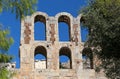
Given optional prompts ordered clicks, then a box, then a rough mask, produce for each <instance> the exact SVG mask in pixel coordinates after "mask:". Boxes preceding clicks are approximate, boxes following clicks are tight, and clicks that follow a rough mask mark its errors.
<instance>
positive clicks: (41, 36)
mask: <svg viewBox="0 0 120 79" xmlns="http://www.w3.org/2000/svg"><path fill="white" fill-rule="evenodd" d="M34 22H35V24H34V39H35V40H46V19H45V17H44V16H41V15H37V16H36V17H35V20H34Z"/></svg>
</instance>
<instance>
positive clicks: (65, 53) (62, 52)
mask: <svg viewBox="0 0 120 79" xmlns="http://www.w3.org/2000/svg"><path fill="white" fill-rule="evenodd" d="M60 56H67V57H68V58H69V61H68V62H66V63H65V64H67V65H68V66H67V67H66V68H65V69H72V56H71V50H70V49H69V48H68V47H62V48H61V49H60V50H59V57H60ZM59 66H61V62H60V59H59ZM59 68H60V67H59Z"/></svg>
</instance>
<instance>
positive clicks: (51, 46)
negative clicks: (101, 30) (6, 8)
mask: <svg viewBox="0 0 120 79" xmlns="http://www.w3.org/2000/svg"><path fill="white" fill-rule="evenodd" d="M80 20H81V14H80V15H79V16H77V17H76V18H75V17H73V16H72V15H71V14H69V13H67V12H61V13H58V14H56V15H55V16H54V17H53V16H48V15H47V14H46V13H44V12H35V13H34V14H32V15H31V16H26V17H25V18H24V19H22V21H21V39H20V40H21V41H20V69H19V72H18V75H16V79H95V71H94V69H83V59H82V50H83V49H84V44H83V43H82V41H81V29H80ZM38 21H40V22H43V23H44V24H45V28H46V29H45V30H46V31H45V32H46V40H45V41H36V40H35V39H34V24H35V22H38ZM59 22H65V23H67V24H68V26H69V32H70V36H69V37H70V40H69V41H68V42H60V41H59V32H58V27H59V24H58V23H59ZM37 51H38V52H42V54H43V55H44V56H45V57H46V59H47V60H46V69H35V61H34V57H35V54H37ZM62 52H65V53H62ZM60 55H67V56H68V57H69V58H70V64H71V67H70V69H60V68H59V65H60V63H59V56H60Z"/></svg>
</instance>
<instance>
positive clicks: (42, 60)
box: [34, 46, 47, 69]
mask: <svg viewBox="0 0 120 79" xmlns="http://www.w3.org/2000/svg"><path fill="white" fill-rule="evenodd" d="M34 66H35V69H47V51H46V49H45V48H44V47H43V46H38V47H36V49H35V53H34Z"/></svg>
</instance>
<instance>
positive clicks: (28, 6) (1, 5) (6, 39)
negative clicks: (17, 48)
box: [0, 0, 37, 79]
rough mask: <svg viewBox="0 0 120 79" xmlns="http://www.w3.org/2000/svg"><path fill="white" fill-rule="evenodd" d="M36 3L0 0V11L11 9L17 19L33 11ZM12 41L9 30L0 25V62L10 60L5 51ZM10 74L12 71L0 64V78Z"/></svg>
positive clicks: (34, 0)
mask: <svg viewBox="0 0 120 79" xmlns="http://www.w3.org/2000/svg"><path fill="white" fill-rule="evenodd" d="M36 3H37V0H0V13H2V12H3V11H11V12H12V13H15V14H16V18H17V19H18V18H19V19H21V18H24V16H26V15H29V14H32V13H33V12H34V11H35V9H36V7H35V4H36ZM12 43H13V39H12V38H11V37H10V36H9V30H8V29H7V30H6V29H3V28H2V26H1V25H0V64H1V63H6V62H10V61H11V59H12V56H10V55H8V53H7V51H8V49H9V48H10V45H11V44H12ZM12 75H13V73H11V72H10V71H9V70H7V69H6V68H5V67H4V66H1V65H0V79H10V77H11V76H12Z"/></svg>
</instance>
